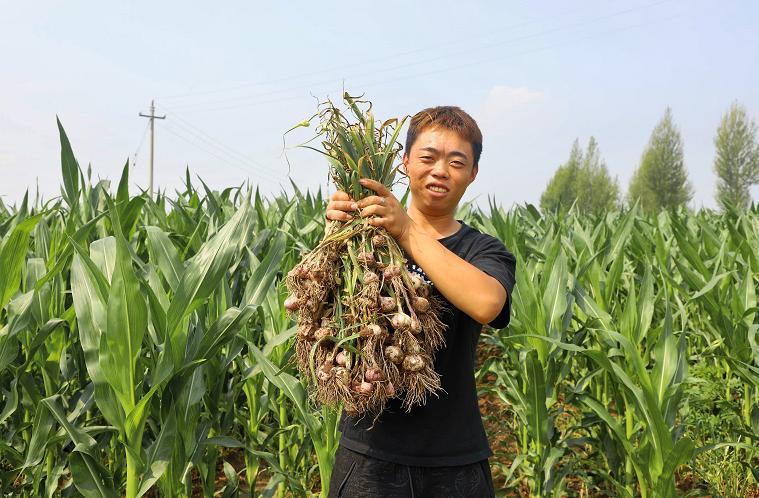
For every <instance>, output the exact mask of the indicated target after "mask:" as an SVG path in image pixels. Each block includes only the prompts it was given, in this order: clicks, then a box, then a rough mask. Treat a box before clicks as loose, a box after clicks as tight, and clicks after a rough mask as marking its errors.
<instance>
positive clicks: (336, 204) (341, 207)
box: [327, 201, 358, 213]
mask: <svg viewBox="0 0 759 498" xmlns="http://www.w3.org/2000/svg"><path fill="white" fill-rule="evenodd" d="M357 209H358V206H356V203H355V202H353V201H331V202H330V203H329V204H327V211H330V210H335V211H345V212H346V213H349V212H351V211H356V210H357Z"/></svg>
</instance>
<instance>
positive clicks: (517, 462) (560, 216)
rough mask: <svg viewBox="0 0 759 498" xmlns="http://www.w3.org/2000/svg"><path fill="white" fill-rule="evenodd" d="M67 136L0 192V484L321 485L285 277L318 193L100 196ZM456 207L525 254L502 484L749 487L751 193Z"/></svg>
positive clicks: (77, 489)
mask: <svg viewBox="0 0 759 498" xmlns="http://www.w3.org/2000/svg"><path fill="white" fill-rule="evenodd" d="M62 137H65V134H63V133H62ZM62 148H63V149H64V151H65V153H64V154H63V162H64V163H65V166H64V168H63V170H64V172H65V173H66V174H67V175H68V176H67V178H68V179H67V180H65V181H64V192H65V196H64V197H63V198H60V199H57V200H55V201H51V202H48V203H42V201H40V200H37V201H36V202H31V203H30V202H29V201H28V199H25V200H24V201H23V202H22V203H21V204H20V205H19V206H18V207H13V208H8V207H4V206H0V266H1V267H2V268H0V269H2V270H3V271H0V393H1V394H0V496H2V497H3V498H4V497H6V496H14V497H15V496H24V497H38V496H46V497H49V496H62V497H68V496H109V497H110V496H128V497H130V498H133V497H137V496H145V495H150V496H166V497H189V496H191V495H192V494H193V491H194V492H195V494H198V493H199V494H201V495H203V496H213V495H214V494H216V495H219V494H222V493H223V495H224V496H235V495H238V494H245V495H247V496H261V495H264V496H275V495H277V496H313V495H316V494H321V495H326V492H327V489H326V488H327V487H326V485H322V484H321V483H324V482H326V481H327V480H328V479H329V476H330V474H331V469H332V465H333V459H334V451H335V449H336V445H337V441H338V440H339V431H338V421H339V417H338V416H337V415H338V414H337V412H335V411H332V410H325V409H321V408H319V407H317V406H314V405H313V404H312V403H311V400H309V399H308V397H307V396H306V394H305V393H306V392H307V391H306V390H305V386H304V384H303V383H302V381H301V380H300V379H298V377H297V370H296V369H295V367H294V365H293V362H292V361H291V359H292V354H293V352H292V350H291V345H292V342H293V336H294V333H295V328H294V327H293V322H292V320H291V318H290V317H289V316H288V314H287V313H286V311H285V308H284V299H285V295H286V290H285V288H284V285H283V282H282V276H283V275H284V274H285V273H286V272H287V271H288V270H289V269H290V268H292V267H293V266H294V265H295V263H296V262H297V261H299V260H300V259H301V256H302V255H303V254H304V253H305V252H307V251H309V250H310V249H311V248H313V247H315V246H316V245H317V244H318V243H319V241H320V240H322V238H323V234H324V221H323V220H324V218H323V215H322V210H323V208H324V205H325V199H324V198H323V197H322V196H321V193H317V194H311V193H308V192H305V193H304V192H301V191H300V190H299V189H298V188H297V186H293V190H294V193H293V194H292V195H286V194H281V195H279V196H277V197H274V198H272V199H264V198H262V197H261V196H260V195H258V193H257V192H256V193H252V192H246V191H244V190H242V189H238V188H229V189H225V190H224V191H222V192H217V191H213V190H211V189H209V188H207V187H206V186H205V185H203V186H202V188H200V189H198V188H196V186H195V185H193V184H192V182H191V181H190V179H189V173H188V175H187V176H188V178H187V180H186V183H185V187H184V189H183V190H182V191H180V192H178V193H177V195H176V197H175V198H172V199H168V198H167V197H166V196H165V195H163V194H161V193H159V194H158V195H157V197H156V198H155V199H150V198H148V197H147V196H146V195H144V194H142V195H137V196H133V197H129V193H128V190H127V188H126V186H127V184H128V176H127V175H128V168H125V169H124V173H123V176H122V178H121V181H120V182H119V183H118V185H119V187H118V189H117V191H116V194H115V195H114V194H113V193H112V192H111V190H110V183H109V182H108V181H106V180H103V181H100V182H98V183H96V184H94V185H93V184H92V183H91V181H90V175H89V174H88V175H87V176H86V178H85V177H82V176H81V174H80V173H79V172H78V171H79V170H78V166H76V164H77V163H76V160H75V159H74V158H73V153H72V152H71V145H70V144H69V142H68V139H65V140H64V139H63V138H62ZM576 150H577V151H578V152H579V147H577V148H576ZM590 150H594V148H591V149H590ZM591 155H592V154H591ZM576 156H585V157H587V156H588V154H587V153H585V154H576ZM75 178H76V179H75ZM66 185H68V186H66ZM77 189H78V190H77ZM460 217H461V218H463V219H465V220H466V221H467V222H468V223H471V224H472V225H473V226H475V227H477V228H479V229H481V230H482V231H484V232H487V233H490V234H492V235H493V236H495V237H498V238H499V239H501V240H502V241H503V242H504V243H505V244H506V246H507V247H508V248H509V249H510V250H511V251H512V252H513V253H514V254H515V256H516V258H517V274H516V279H517V282H516V288H515V289H514V292H513V296H512V311H513V318H512V320H511V323H510V325H509V327H508V328H507V329H504V330H498V331H490V332H491V333H490V334H488V337H489V338H490V339H489V343H488V345H489V346H491V347H494V348H496V350H497V354H493V355H491V356H489V357H488V358H487V359H486V360H485V362H484V363H483V364H482V366H481V368H480V371H479V372H478V376H479V377H480V378H484V377H489V378H492V379H493V380H492V384H491V385H490V387H487V388H486V389H487V390H488V391H489V393H490V394H492V395H493V397H494V398H495V399H498V400H500V401H501V402H503V403H505V404H506V406H507V408H508V410H506V411H508V412H510V413H511V414H512V415H513V419H514V420H515V423H514V425H513V428H512V430H513V432H514V437H513V440H514V441H516V445H515V448H513V449H512V451H513V452H514V453H513V454H511V455H510V457H509V459H508V463H506V460H501V461H499V462H498V464H499V465H497V466H496V469H498V468H501V469H504V474H503V476H502V477H503V478H504V480H503V481H500V482H505V484H504V486H503V487H505V488H507V489H506V490H503V489H502V490H498V491H497V493H498V495H501V494H502V492H508V493H514V492H517V493H521V492H522V491H525V490H526V491H528V492H529V493H530V494H531V496H534V497H538V496H540V497H543V496H557V497H558V496H576V495H577V494H582V493H583V492H582V491H580V492H579V493H576V491H578V490H577V488H576V485H577V481H578V476H583V477H582V481H583V483H584V484H587V488H583V489H591V490H597V491H598V493H599V494H597V495H594V496H626V497H635V496H641V497H646V498H653V497H659V496H661V497H672V496H676V494H677V493H678V492H681V491H684V490H683V489H682V485H683V480H682V477H683V476H684V475H689V476H695V477H694V479H696V481H697V482H696V483H695V484H694V486H697V489H695V490H694V492H695V493H698V492H700V491H704V493H702V495H703V494H705V493H706V492H707V491H709V490H713V491H714V492H718V493H721V494H723V495H726V496H730V495H731V493H732V495H733V496H735V495H736V494H737V495H748V494H749V493H755V492H756V489H757V486H756V479H757V478H758V477H759V472H758V471H757V470H756V469H757V468H759V452H758V451H757V448H756V445H757V440H759V302H758V301H757V286H758V285H759V271H758V270H759V257H758V256H757V252H756V247H759V207H757V206H753V207H750V208H748V209H745V210H741V209H737V208H736V207H734V206H733V207H728V208H726V209H725V210H724V211H723V212H721V213H716V212H713V211H709V210H701V211H699V212H697V213H690V212H688V211H686V210H685V209H683V208H682V207H681V208H678V209H675V210H672V211H666V212H659V213H646V212H644V211H643V210H642V209H641V208H640V206H639V205H638V204H634V205H633V206H632V207H631V208H629V209H621V210H612V211H609V212H607V213H605V215H604V216H602V217H599V216H587V215H585V214H583V213H581V212H579V210H577V209H575V210H572V211H569V212H567V213H550V212H549V213H546V214H545V215H542V214H541V213H540V212H539V211H538V210H537V209H535V207H534V206H531V205H527V206H517V207H515V208H514V209H512V210H510V211H508V212H507V211H504V210H503V209H501V208H499V207H498V206H497V205H496V204H495V202H494V201H491V203H490V206H489V209H482V208H479V207H477V206H476V205H474V204H468V205H467V206H464V209H462V213H461V216H460ZM230 452H234V453H232V455H236V456H237V458H236V459H232V458H230V457H229V455H230ZM494 463H495V462H494ZM221 475H224V476H225V479H226V485H225V487H224V489H223V490H221V489H218V488H219V487H220V486H217V484H218V482H217V479H218V478H219V477H220V476H221ZM570 476H571V477H572V478H571V479H570V478H569V477H570ZM676 480H679V484H680V485H679V486H676ZM497 482H498V481H497ZM255 483H258V484H257V485H256V484H255ZM198 488H199V489H198ZM573 493H575V494H573ZM603 493H605V494H603ZM584 496H587V494H585V495H584Z"/></svg>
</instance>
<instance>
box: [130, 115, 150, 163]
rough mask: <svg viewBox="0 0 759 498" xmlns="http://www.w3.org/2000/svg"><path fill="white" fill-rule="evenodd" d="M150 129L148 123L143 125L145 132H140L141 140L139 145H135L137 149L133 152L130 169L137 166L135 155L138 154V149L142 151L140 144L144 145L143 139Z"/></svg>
mask: <svg viewBox="0 0 759 498" xmlns="http://www.w3.org/2000/svg"><path fill="white" fill-rule="evenodd" d="M149 129H150V123H148V124H146V125H145V131H143V132H142V138H141V139H140V143H139V145H137V149H136V150H135V151H134V156H133V158H132V167H133V168H134V167H135V166H136V165H137V154H139V153H140V149H142V144H144V143H145V137H146V136H148V130H149Z"/></svg>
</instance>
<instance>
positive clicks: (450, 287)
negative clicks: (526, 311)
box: [398, 225, 507, 324]
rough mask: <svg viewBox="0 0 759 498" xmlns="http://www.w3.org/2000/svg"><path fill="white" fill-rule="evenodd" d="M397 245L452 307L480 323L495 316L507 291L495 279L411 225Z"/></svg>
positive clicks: (504, 300) (502, 303)
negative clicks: (422, 271)
mask: <svg viewBox="0 0 759 498" xmlns="http://www.w3.org/2000/svg"><path fill="white" fill-rule="evenodd" d="M398 243H399V244H400V245H401V247H403V249H404V250H405V251H406V252H407V253H408V254H409V256H411V258H412V259H413V260H414V262H415V263H416V264H417V265H419V266H420V267H422V268H423V269H424V273H426V274H427V276H428V277H429V279H430V280H432V282H433V283H434V284H435V287H437V289H438V290H439V291H440V293H441V294H443V296H445V298H446V299H448V301H450V302H451V304H453V305H454V306H455V307H457V308H458V309H460V310H461V311H463V312H464V313H466V314H467V315H469V316H470V317H472V318H473V319H475V320H477V321H478V322H479V323H482V324H487V323H489V322H491V321H492V320H493V319H495V317H496V316H498V313H500V311H501V309H502V308H503V305H504V303H505V302H506V297H507V295H506V289H504V288H503V286H502V285H501V284H500V282H498V280H496V279H495V278H493V277H491V276H490V275H488V274H487V273H485V272H483V271H482V270H480V269H479V268H477V267H476V266H474V265H472V264H470V263H468V262H467V261H465V260H463V259H461V258H460V257H458V256H457V255H456V254H454V253H453V252H451V251H449V250H448V249H446V248H445V246H443V244H441V243H440V242H438V241H437V240H435V239H434V238H433V237H430V236H429V235H427V234H425V233H422V232H421V231H420V230H418V229H417V228H416V227H415V226H414V225H412V226H411V227H410V228H409V230H408V231H407V232H406V233H405V234H403V236H402V237H400V239H399V240H398Z"/></svg>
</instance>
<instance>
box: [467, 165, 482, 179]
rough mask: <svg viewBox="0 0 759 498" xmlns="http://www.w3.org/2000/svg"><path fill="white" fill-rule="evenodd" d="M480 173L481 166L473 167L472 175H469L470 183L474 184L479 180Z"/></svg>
mask: <svg viewBox="0 0 759 498" xmlns="http://www.w3.org/2000/svg"><path fill="white" fill-rule="evenodd" d="M479 171H480V165H479V164H475V165H474V166H472V174H471V175H469V183H472V182H473V181H474V179H475V178H477V173H478V172H479Z"/></svg>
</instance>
